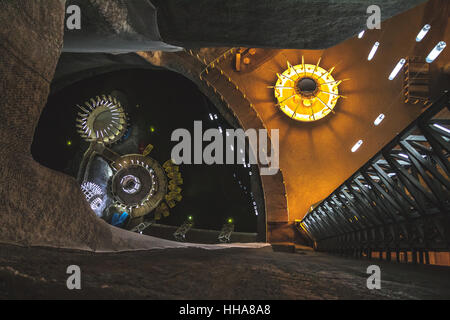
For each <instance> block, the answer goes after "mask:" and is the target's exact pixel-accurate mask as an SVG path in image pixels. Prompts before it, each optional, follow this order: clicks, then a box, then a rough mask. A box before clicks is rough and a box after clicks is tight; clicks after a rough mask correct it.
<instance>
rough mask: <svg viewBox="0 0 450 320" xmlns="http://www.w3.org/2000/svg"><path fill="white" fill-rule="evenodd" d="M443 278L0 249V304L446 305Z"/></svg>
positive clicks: (216, 256) (339, 266) (205, 254)
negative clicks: (70, 282)
mask: <svg viewBox="0 0 450 320" xmlns="http://www.w3.org/2000/svg"><path fill="white" fill-rule="evenodd" d="M72 264H76V265H78V266H80V269H81V290H67V287H66V280H67V277H68V275H67V274H66V269H67V267H68V266H69V265H72ZM372 264H376V265H379V266H380V269H381V289H380V290H369V289H367V286H366V282H367V278H368V277H369V275H368V274H367V267H368V266H369V265H372ZM449 273H450V271H449V268H448V267H438V266H423V265H422V266H414V265H405V264H394V263H387V262H384V261H367V260H355V259H344V258H341V257H338V256H330V255H326V254H321V253H316V252H312V251H310V250H301V251H298V252H297V253H295V254H293V253H285V252H272V249H271V248H262V249H229V250H215V251H206V250H202V249H195V248H190V249H168V250H153V251H146V252H127V253H119V254H117V253H116V254H109V253H104V254H103V253H102V254H92V253H86V252H73V251H62V250H49V249H44V248H28V249H26V248H18V247H14V246H0V299H23V298H26V299H36V298H37V299H52V298H57V299H232V300H234V299H449V298H450V276H449V275H450V274H449ZM262 304H264V303H262ZM166 311H167V313H166V317H167V318H168V319H176V318H177V317H176V316H175V315H176V312H177V311H178V310H177V309H176V308H173V306H172V305H171V308H168V309H167V310H166ZM172 312H173V313H172ZM275 314H278V312H276V313H275ZM172 315H173V316H172Z"/></svg>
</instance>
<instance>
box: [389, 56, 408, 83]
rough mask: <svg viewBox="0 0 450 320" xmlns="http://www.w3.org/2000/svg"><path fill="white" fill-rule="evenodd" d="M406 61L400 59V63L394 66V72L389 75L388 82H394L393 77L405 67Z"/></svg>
mask: <svg viewBox="0 0 450 320" xmlns="http://www.w3.org/2000/svg"><path fill="white" fill-rule="evenodd" d="M405 63H406V60H405V59H403V58H402V59H400V61H399V62H398V63H397V65H396V66H395V68H394V70H392V72H391V74H390V75H389V80H394V79H395V77H396V76H397V74H398V73H399V71H400V70H401V69H402V68H403V66H404V65H405Z"/></svg>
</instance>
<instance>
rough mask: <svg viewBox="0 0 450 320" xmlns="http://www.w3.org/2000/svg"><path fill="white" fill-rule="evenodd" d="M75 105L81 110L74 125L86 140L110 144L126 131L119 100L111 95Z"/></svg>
mask: <svg viewBox="0 0 450 320" xmlns="http://www.w3.org/2000/svg"><path fill="white" fill-rule="evenodd" d="M77 107H78V108H79V109H80V110H81V112H78V115H77V120H76V121H77V124H76V127H77V129H78V133H79V134H80V135H81V137H82V138H83V139H84V140H86V141H88V142H98V143H104V144H112V143H114V142H117V141H119V140H120V139H121V138H122V137H123V135H124V134H125V132H126V131H127V116H126V114H125V112H124V110H123V108H122V106H121V104H120V102H119V101H118V100H117V99H116V98H114V97H112V96H105V95H102V96H101V97H100V96H97V97H95V98H91V99H90V100H89V101H86V102H85V103H84V105H83V106H80V105H77Z"/></svg>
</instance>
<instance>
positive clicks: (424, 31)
mask: <svg viewBox="0 0 450 320" xmlns="http://www.w3.org/2000/svg"><path fill="white" fill-rule="evenodd" d="M430 29H431V26H430V25H429V24H426V25H424V26H423V28H422V29H421V30H420V32H419V34H418V35H417V37H416V41H417V42H420V41H422V39H423V38H425V36H426V35H427V33H428V31H430Z"/></svg>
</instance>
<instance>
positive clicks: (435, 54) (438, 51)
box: [425, 41, 447, 63]
mask: <svg viewBox="0 0 450 320" xmlns="http://www.w3.org/2000/svg"><path fill="white" fill-rule="evenodd" d="M446 46H447V44H446V43H445V42H444V41H440V42H439V43H438V44H437V45H436V46H435V47H434V48H433V50H431V52H430V53H429V54H428V56H427V58H426V59H425V61H426V62H428V63H432V62H433V61H434V60H435V59H436V58H437V57H438V56H439V55H440V54H441V52H442V51H443V50H444V48H445V47H446Z"/></svg>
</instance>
